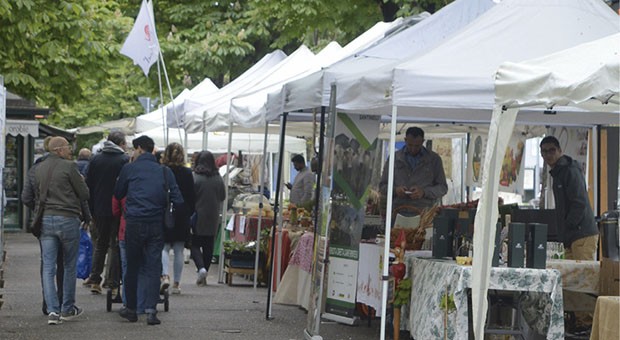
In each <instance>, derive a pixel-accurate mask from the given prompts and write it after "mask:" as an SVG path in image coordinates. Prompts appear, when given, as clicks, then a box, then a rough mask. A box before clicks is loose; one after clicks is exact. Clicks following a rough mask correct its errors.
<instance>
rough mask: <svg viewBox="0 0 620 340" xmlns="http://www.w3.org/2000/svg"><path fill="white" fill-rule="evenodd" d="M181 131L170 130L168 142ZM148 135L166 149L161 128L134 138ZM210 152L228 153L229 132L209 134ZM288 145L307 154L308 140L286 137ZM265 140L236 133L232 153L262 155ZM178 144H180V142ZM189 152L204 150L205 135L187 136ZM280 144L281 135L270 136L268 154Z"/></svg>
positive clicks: (258, 136)
mask: <svg viewBox="0 0 620 340" xmlns="http://www.w3.org/2000/svg"><path fill="white" fill-rule="evenodd" d="M177 130H179V129H175V128H170V136H171V139H170V140H169V141H168V142H169V143H171V142H174V141H175V140H174V138H173V136H175V134H176V133H178V131H177ZM142 135H147V136H149V137H151V138H153V140H154V141H155V145H157V146H158V147H160V148H165V147H166V144H165V141H164V136H163V133H162V130H161V129H160V128H155V129H152V130H148V131H143V132H141V133H139V134H136V135H135V136H132V139H133V138H136V137H139V136H142ZM207 138H208V140H209V144H208V150H209V151H211V152H214V153H226V152H227V151H228V132H210V133H209V134H208V137H207ZM285 138H286V139H285V140H286V143H287V144H286V145H287V151H288V152H291V153H300V154H305V153H306V140H305V139H302V138H296V137H292V136H286V137H285ZM264 140H265V134H264V133H245V132H234V133H233V134H232V145H233V146H232V149H231V150H230V151H232V152H236V151H238V150H243V151H244V152H246V153H262V152H263V151H264V150H263V147H264V145H263V143H264ZM176 142H179V141H178V140H177V141H176ZM187 143H188V144H187V151H188V152H192V151H199V150H202V149H203V144H202V143H203V133H202V132H198V133H190V134H187ZM279 143H280V137H279V134H277V133H276V134H269V135H268V138H267V150H266V151H267V152H273V153H276V152H278V151H279Z"/></svg>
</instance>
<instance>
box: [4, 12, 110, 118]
mask: <svg viewBox="0 0 620 340" xmlns="http://www.w3.org/2000/svg"><path fill="white" fill-rule="evenodd" d="M114 5H115V3H114V2H113V1H103V2H102V1H99V0H83V1H80V2H70V1H58V2H56V1H36V0H13V1H9V0H0V46H2V48H1V49H0V60H2V61H3V62H2V63H1V64H0V73H1V74H3V75H4V78H5V84H6V86H7V87H10V88H11V89H13V90H14V91H15V92H17V93H18V94H20V95H22V96H24V97H27V98H29V99H36V100H37V101H38V102H41V103H43V104H44V105H48V106H50V107H51V108H53V109H59V108H60V106H61V104H72V103H76V102H80V101H82V100H84V90H85V88H86V87H87V85H88V82H89V81H100V80H103V79H106V78H107V77H108V72H107V70H108V68H107V66H108V65H109V62H110V58H111V56H112V53H114V52H115V51H114V42H113V41H111V39H110V36H109V34H108V33H109V27H108V25H109V22H110V21H109V19H110V18H113V17H114V12H113V8H114ZM119 19H122V18H119Z"/></svg>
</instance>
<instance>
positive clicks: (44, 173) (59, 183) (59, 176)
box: [35, 153, 88, 217]
mask: <svg viewBox="0 0 620 340" xmlns="http://www.w3.org/2000/svg"><path fill="white" fill-rule="evenodd" d="M51 167H54V169H53V171H52V172H51V177H50V182H49V184H48V191H47V199H46V200H45V211H44V212H43V215H60V216H70V217H71V216H75V217H79V216H80V214H81V211H82V209H81V204H80V202H82V201H85V200H87V199H88V187H87V186H86V183H84V179H83V178H82V175H80V173H79V171H78V169H77V165H76V164H75V162H72V161H69V160H66V159H63V158H60V157H58V156H57V155H56V154H52V153H51V154H50V155H49V156H48V157H47V159H46V160H45V162H41V163H40V164H39V165H38V166H37V168H36V170H35V188H36V197H40V196H41V184H42V183H43V181H46V180H47V178H48V173H49V170H50V168H51Z"/></svg>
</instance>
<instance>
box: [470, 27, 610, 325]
mask: <svg viewBox="0 0 620 340" xmlns="http://www.w3.org/2000/svg"><path fill="white" fill-rule="evenodd" d="M619 96H620V34H618V33H616V34H613V35H610V36H607V37H605V38H602V39H598V40H595V41H592V42H588V43H584V44H581V45H578V46H575V47H573V48H570V49H567V50H563V51H560V52H557V53H553V54H550V55H547V56H544V57H540V58H537V59H532V60H528V61H524V62H520V63H514V62H506V63H503V64H501V65H500V67H499V69H498V70H497V73H496V76H495V108H494V110H493V118H492V121H491V128H490V130H489V139H488V140H489V143H488V144H487V151H486V159H485V160H484V166H483V178H484V181H485V182H486V183H492V184H494V185H488V186H486V187H485V188H484V191H483V193H482V197H481V199H480V204H479V207H478V215H483V216H484V220H485V221H488V222H490V221H495V220H497V216H498V212H497V206H496V205H495V204H494V202H497V183H498V180H499V173H500V167H501V159H502V157H503V153H504V150H505V146H506V143H507V141H506V138H507V136H509V135H510V133H511V132H512V130H513V127H514V123H515V120H516V117H517V115H518V111H519V109H522V108H525V107H536V106H538V107H542V108H543V109H554V110H557V111H559V112H558V113H557V119H558V121H561V120H563V116H564V113H565V112H562V109H563V108H562V107H566V106H574V107H579V108H583V107H587V108H588V109H589V110H591V112H581V113H580V115H581V117H582V119H583V121H584V122H585V121H589V120H590V119H591V117H595V116H597V115H600V114H601V113H602V112H609V113H611V114H612V116H614V117H615V119H612V120H611V121H610V123H614V124H618V123H620V105H619ZM478 215H477V216H478ZM475 227H476V230H479V229H478V228H484V226H483V225H480V223H478V218H477V219H476V226H475ZM480 236H483V235H480ZM484 236H485V237H484V238H482V237H478V238H475V239H474V249H491V251H492V249H493V240H494V238H495V229H494V228H486V229H485V232H484ZM478 253H480V252H478ZM476 254H477V253H476V252H475V253H474V265H475V264H476V261H478V263H479V265H481V266H485V267H489V266H490V264H491V263H490V261H491V259H490V257H489V259H488V260H487V261H486V262H485V261H484V260H485V259H484V258H482V257H480V256H478V257H476ZM475 277H476V276H474V278H475ZM482 293H484V291H483V290H481V291H480V294H482ZM482 312H484V310H483V311H479V313H478V315H479V317H482V315H484V314H482ZM478 320H480V319H478ZM483 320H484V318H483ZM478 334H480V333H478Z"/></svg>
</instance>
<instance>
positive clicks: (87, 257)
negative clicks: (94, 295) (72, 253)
mask: <svg viewBox="0 0 620 340" xmlns="http://www.w3.org/2000/svg"><path fill="white" fill-rule="evenodd" d="M92 266H93V242H92V241H91V239H90V235H88V231H86V229H82V228H80V248H79V250H78V259H77V277H78V279H83V280H85V279H86V278H87V277H88V276H89V275H90V271H91V269H92Z"/></svg>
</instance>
